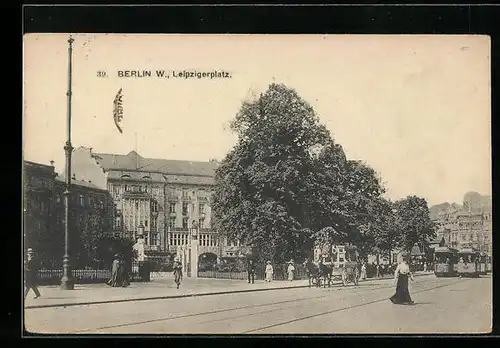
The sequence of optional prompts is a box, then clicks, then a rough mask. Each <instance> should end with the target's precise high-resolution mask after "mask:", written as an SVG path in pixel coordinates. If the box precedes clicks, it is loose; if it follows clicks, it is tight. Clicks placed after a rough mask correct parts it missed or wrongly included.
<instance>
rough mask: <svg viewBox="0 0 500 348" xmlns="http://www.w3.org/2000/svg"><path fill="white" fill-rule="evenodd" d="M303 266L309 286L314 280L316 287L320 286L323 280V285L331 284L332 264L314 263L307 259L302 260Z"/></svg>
mask: <svg viewBox="0 0 500 348" xmlns="http://www.w3.org/2000/svg"><path fill="white" fill-rule="evenodd" d="M304 267H305V268H306V272H307V278H308V279H309V287H311V285H312V284H313V283H314V282H315V283H316V287H320V286H321V283H322V282H323V287H326V285H327V284H328V286H331V279H332V277H331V276H332V271H333V268H332V265H327V264H324V263H322V262H320V263H319V264H317V265H316V264H315V263H313V262H311V261H309V260H307V261H305V262H304Z"/></svg>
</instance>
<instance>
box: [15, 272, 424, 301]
mask: <svg viewBox="0 0 500 348" xmlns="http://www.w3.org/2000/svg"><path fill="white" fill-rule="evenodd" d="M428 274H429V273H428ZM430 274H432V273H430ZM415 275H416V276H418V275H426V274H415ZM383 279H389V278H388V277H387V278H386V277H383V278H369V279H367V280H365V281H372V280H383ZM365 281H363V282H365ZM341 284H342V283H341V282H334V283H333V284H332V285H333V286H340V285H341ZM308 286H309V281H308V280H294V281H292V282H289V281H273V282H271V283H266V282H265V281H263V280H256V281H255V284H248V283H247V281H245V280H225V279H208V278H197V279H192V278H184V280H183V281H182V284H181V286H180V288H179V289H177V288H176V285H175V284H174V281H173V277H172V276H171V275H170V274H169V275H167V276H166V277H162V278H154V279H152V281H151V282H147V283H135V282H134V283H131V284H130V286H129V287H127V288H111V287H109V286H107V285H106V284H77V285H75V289H74V290H72V291H65V290H61V289H60V288H59V287H58V286H41V287H39V290H40V293H41V295H42V296H41V297H40V298H38V299H36V300H35V299H33V292H31V291H30V293H29V294H28V296H27V297H26V300H25V304H24V307H25V309H34V308H45V307H67V306H81V305H90V304H103V303H113V302H128V301H144V300H159V299H172V298H180V297H193V296H208V295H221V294H229V293H238V292H253V291H269V290H279V289H294V288H304V287H308Z"/></svg>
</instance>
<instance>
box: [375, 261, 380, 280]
mask: <svg viewBox="0 0 500 348" xmlns="http://www.w3.org/2000/svg"><path fill="white" fill-rule="evenodd" d="M375 269H376V270H377V278H380V265H379V264H378V263H377V265H376V266H375Z"/></svg>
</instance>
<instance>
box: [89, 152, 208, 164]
mask: <svg viewBox="0 0 500 348" xmlns="http://www.w3.org/2000/svg"><path fill="white" fill-rule="evenodd" d="M93 154H94V155H97V156H100V155H108V156H123V157H128V154H127V155H122V154H115V153H105V152H94V153H93ZM139 157H141V159H143V160H149V161H174V162H193V163H205V164H206V163H212V162H210V161H194V160H193V161H192V160H178V159H168V158H151V157H142V156H141V155H139Z"/></svg>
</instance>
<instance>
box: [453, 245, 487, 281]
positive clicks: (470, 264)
mask: <svg viewBox="0 0 500 348" xmlns="http://www.w3.org/2000/svg"><path fill="white" fill-rule="evenodd" d="M458 257H459V259H458V263H457V268H458V276H459V277H479V274H480V273H481V268H480V266H479V258H480V254H479V252H478V251H476V250H474V249H473V248H464V249H460V251H459V252H458Z"/></svg>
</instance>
